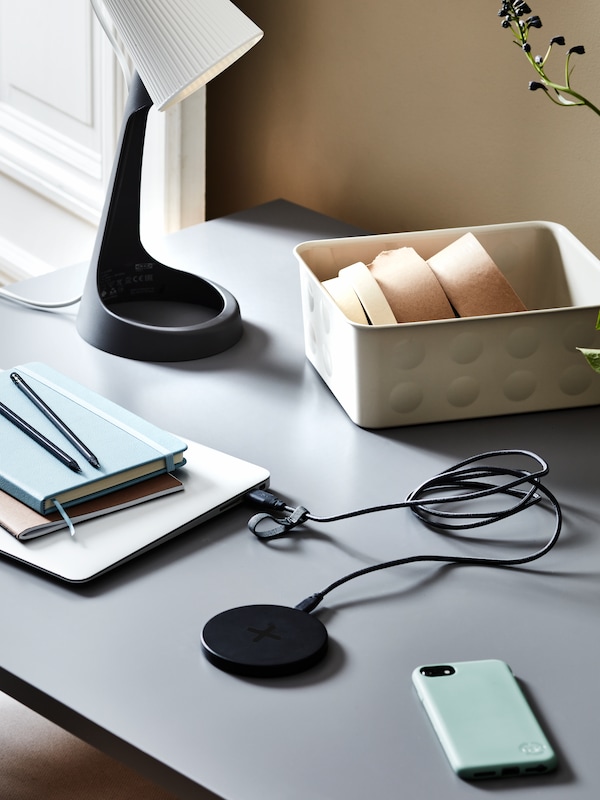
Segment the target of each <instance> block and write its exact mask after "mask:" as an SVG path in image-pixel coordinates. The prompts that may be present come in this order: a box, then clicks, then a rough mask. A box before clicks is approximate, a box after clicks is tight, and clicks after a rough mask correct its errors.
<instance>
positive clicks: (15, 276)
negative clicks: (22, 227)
mask: <svg viewBox="0 0 600 800" xmlns="http://www.w3.org/2000/svg"><path fill="white" fill-rule="evenodd" d="M50 269H51V268H50V267H49V266H48V264H47V263H46V262H45V261H42V260H41V259H39V258H35V256H32V255H31V253H29V252H28V251H27V250H24V249H23V248H21V247H17V246H16V245H15V244H13V242H11V241H10V240H9V239H6V238H4V237H3V236H0V285H2V284H4V283H12V282H13V281H20V280H23V279H25V278H31V277H34V276H35V275H43V274H44V273H46V272H49V271H50Z"/></svg>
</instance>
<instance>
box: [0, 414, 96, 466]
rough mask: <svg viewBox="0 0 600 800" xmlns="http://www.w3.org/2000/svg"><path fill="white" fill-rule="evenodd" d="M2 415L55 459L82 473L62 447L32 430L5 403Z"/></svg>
mask: <svg viewBox="0 0 600 800" xmlns="http://www.w3.org/2000/svg"><path fill="white" fill-rule="evenodd" d="M0 414H2V416H3V417H4V418H5V419H7V420H8V421H9V422H12V424H13V425H15V426H16V427H17V428H19V430H21V431H23V433H26V434H27V436H29V437H30V438H31V439H33V441H34V442H37V443H38V444H39V445H41V446H42V447H43V448H44V449H45V450H47V451H48V452H49V453H51V454H52V455H53V456H54V457H55V458H57V459H58V460H59V461H62V463H63V464H64V465H65V466H67V467H69V469H72V470H73V472H81V467H80V466H79V464H78V463H77V462H76V461H75V460H74V459H73V458H71V456H70V455H68V454H67V453H65V452H64V451H63V450H61V449H60V447H57V446H56V445H55V444H53V443H52V442H51V441H50V439H46V437H45V436H43V435H42V434H41V433H40V432H39V431H36V429H35V428H32V427H31V425H30V424H29V423H28V422H25V420H24V419H21V417H19V416H18V414H15V412H14V411H11V410H10V408H8V407H7V406H5V405H4V403H0Z"/></svg>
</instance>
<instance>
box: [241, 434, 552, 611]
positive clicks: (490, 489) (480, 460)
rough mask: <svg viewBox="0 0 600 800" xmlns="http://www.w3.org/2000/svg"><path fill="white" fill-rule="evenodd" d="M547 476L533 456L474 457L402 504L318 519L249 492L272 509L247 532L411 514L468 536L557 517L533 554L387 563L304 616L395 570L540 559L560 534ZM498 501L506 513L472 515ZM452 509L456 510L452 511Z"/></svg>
mask: <svg viewBox="0 0 600 800" xmlns="http://www.w3.org/2000/svg"><path fill="white" fill-rule="evenodd" d="M508 458H513V459H515V458H525V459H526V460H528V461H533V462H534V463H535V464H536V465H537V468H535V469H532V470H528V469H524V468H517V467H514V466H513V467H511V466H510V464H508V465H507V464H506V463H502V464H500V463H489V462H490V461H492V460H493V459H496V460H498V459H501V460H502V461H503V462H505V461H506V460H507V459H508ZM548 472H549V467H548V464H547V463H546V461H545V460H544V459H543V458H541V457H540V456H539V455H537V454H536V453H533V452H531V451H529V450H520V449H507V450H492V451H489V452H485V453H480V454H478V455H475V456H471V457H470V458H467V459H465V460H463V461H460V462H459V463H458V464H455V465H454V466H453V467H450V468H449V469H447V470H444V471H443V472H441V473H439V474H438V475H435V476H434V477H432V478H429V479H428V480H426V481H424V482H423V483H421V484H420V485H419V486H418V487H417V488H416V489H414V490H413V491H412V492H411V493H410V494H409V495H408V497H407V498H406V499H405V500H403V501H400V502H396V503H389V504H386V505H378V506H371V507H368V508H362V509H358V510H355V511H349V512H345V513H342V514H335V515H332V516H327V517H318V516H316V515H314V514H311V513H310V512H309V511H308V510H307V509H306V508H305V507H304V506H298V507H296V508H293V507H291V506H288V505H287V504H286V503H285V502H284V501H283V500H281V499H279V498H277V497H276V496H275V495H273V494H271V493H270V492H266V491H264V490H258V491H254V492H250V493H249V494H248V496H247V498H248V500H249V501H250V502H251V503H253V504H254V505H258V506H260V507H261V508H263V509H268V511H267V512H263V513H259V514H255V515H254V516H253V517H252V518H251V519H250V520H249V522H248V527H249V528H250V530H251V531H252V532H253V533H254V534H255V535H256V536H257V537H258V538H259V539H262V540H268V539H273V538H277V537H281V536H284V535H286V534H288V533H289V532H290V531H291V530H292V529H293V528H296V527H297V526H298V525H301V524H303V523H305V522H307V521H311V522H317V523H326V522H338V521H340V520H344V519H350V518H352V517H358V516H363V515H365V514H372V513H376V512H379V511H390V510H394V509H399V508H408V509H410V510H411V511H412V512H413V514H415V515H416V516H417V517H418V518H419V519H420V520H421V521H422V522H424V523H425V524H426V525H427V526H429V527H431V528H433V529H439V530H443V531H449V530H463V531H464V530H470V529H474V528H479V527H482V526H484V525H491V524H492V523H494V522H499V521H500V520H502V519H506V518H508V517H511V516H514V515H515V514H518V513H521V512H522V511H525V510H527V509H528V508H531V507H532V506H534V505H537V504H540V503H543V502H544V501H546V502H547V503H548V504H549V506H550V508H551V509H552V511H553V512H554V530H553V532H552V534H551V536H550V538H549V539H548V540H547V542H546V544H544V545H543V546H542V547H541V548H539V549H538V550H536V551H534V552H533V553H529V554H528V555H525V556H519V557H514V558H489V557H477V556H447V555H415V556H406V557H403V558H398V559H393V560H391V561H385V562H382V563H380V564H374V565H371V566H368V567H363V568H362V569H358V570H356V571H355V572H351V573H350V574H348V575H345V576H344V577H342V578H339V579H338V580H336V581H334V582H333V583H331V584H329V586H326V587H325V588H324V589H322V590H321V591H320V592H316V593H315V594H312V595H310V596H309V597H307V598H306V599H305V600H302V601H301V602H300V603H298V605H297V606H295V607H296V608H298V609H300V610H303V611H307V612H310V611H312V610H313V609H314V608H316V607H317V605H319V603H320V602H321V600H322V599H323V598H324V597H325V596H326V595H327V594H329V593H330V592H332V591H333V590H334V589H337V588H338V587H339V586H341V585H343V584H344V583H347V582H348V581H351V580H354V579H355V578H358V577H361V576H363V575H367V574H369V573H371V572H377V571H379V570H383V569H389V568H391V567H398V566H402V565H404V564H412V563H415V562H419V561H431V562H443V563H450V564H464V565H479V566H490V567H515V566H521V565H523V564H528V563H530V562H531V561H535V560H536V559H538V558H541V557H542V556H544V555H545V554H546V553H548V552H549V550H551V549H552V548H553V547H554V545H555V544H556V542H557V541H558V538H559V536H560V531H561V528H562V511H561V508H560V504H559V502H558V500H557V499H556V497H555V496H554V495H553V494H552V492H551V491H550V490H549V489H548V488H547V487H546V486H545V485H544V484H543V483H542V478H543V477H544V476H545V475H547V474H548ZM495 496H500V497H502V498H504V501H505V504H504V506H503V507H500V508H496V509H492V510H485V509H475V510H473V509H472V506H473V503H474V502H476V501H478V500H483V499H486V498H489V497H495ZM506 500H508V503H506ZM451 505H453V506H454V508H450V506H451Z"/></svg>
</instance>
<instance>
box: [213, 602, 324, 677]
mask: <svg viewBox="0 0 600 800" xmlns="http://www.w3.org/2000/svg"><path fill="white" fill-rule="evenodd" d="M327 642H328V637H327V630H326V629H325V626H324V625H323V623H322V622H321V621H320V620H319V619H317V618H316V617H313V616H312V615H311V614H309V613H307V612H306V611H301V610H299V609H297V608H289V607H286V606H272V605H253V606H240V607H238V608H232V609H230V610H229V611H223V612H222V613H220V614H217V616H215V617H213V618H212V619H210V620H209V621H208V622H207V623H206V625H205V626H204V630H203V631H202V648H203V650H204V654H205V655H206V657H207V658H208V660H209V661H210V662H211V664H214V665H215V666H216V667H219V669H222V670H225V671H226V672H232V673H234V674H236V675H247V676H250V677H255V678H273V677H278V676H282V675H293V674H295V673H297V672H303V671H304V670H306V669H309V667H312V666H314V665H315V664H317V663H318V662H319V661H321V659H322V658H324V656H325V653H326V652H327Z"/></svg>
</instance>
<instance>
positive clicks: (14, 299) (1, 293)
mask: <svg viewBox="0 0 600 800" xmlns="http://www.w3.org/2000/svg"><path fill="white" fill-rule="evenodd" d="M0 298H3V299H5V300H9V301H10V302H11V303H17V304H18V305H21V306H27V308H38V309H52V308H66V307H67V306H74V305H75V303H78V302H79V301H80V300H81V295H79V296H78V297H71V298H70V299H69V300H52V301H44V300H28V299H27V298H25V297H21V296H20V295H18V294H13V292H11V291H9V290H8V289H6V288H1V289H0Z"/></svg>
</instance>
